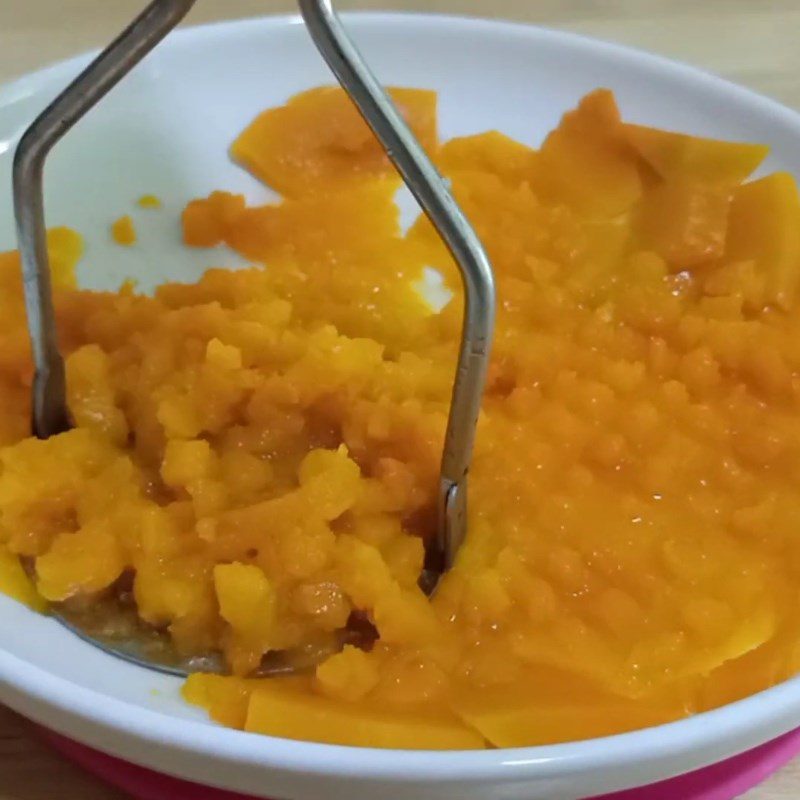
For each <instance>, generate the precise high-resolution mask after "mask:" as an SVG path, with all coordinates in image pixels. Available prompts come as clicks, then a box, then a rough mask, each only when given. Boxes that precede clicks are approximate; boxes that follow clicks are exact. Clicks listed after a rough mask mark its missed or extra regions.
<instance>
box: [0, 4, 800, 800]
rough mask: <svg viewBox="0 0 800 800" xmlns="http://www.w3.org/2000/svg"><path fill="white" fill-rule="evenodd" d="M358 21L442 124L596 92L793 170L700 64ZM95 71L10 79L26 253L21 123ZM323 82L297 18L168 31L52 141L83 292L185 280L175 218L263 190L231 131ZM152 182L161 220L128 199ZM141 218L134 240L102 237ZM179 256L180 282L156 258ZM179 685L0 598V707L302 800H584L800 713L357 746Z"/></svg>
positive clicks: (492, 118)
mask: <svg viewBox="0 0 800 800" xmlns="http://www.w3.org/2000/svg"><path fill="white" fill-rule="evenodd" d="M348 24H349V27H350V28H351V30H352V32H353V34H354V36H355V38H356V39H357V40H358V42H359V44H360V45H361V47H362V48H363V50H364V52H365V54H366V56H367V57H368V59H369V61H370V62H371V63H372V64H373V65H374V67H375V69H376V71H377V73H378V75H379V76H380V77H381V78H382V79H384V80H385V81H386V82H389V83H395V84H405V85H412V86H429V87H433V88H435V89H438V90H439V91H440V92H441V123H442V131H443V134H444V136H446V137H449V136H453V135H458V134H466V133H470V132H475V131H482V130H485V129H487V128H493V127H494V128H499V129H501V130H503V131H504V132H506V133H508V134H510V135H512V136H515V137H518V138H520V139H523V140H525V141H529V142H538V141H539V140H540V139H541V138H542V137H543V135H544V134H545V133H546V132H547V131H548V130H549V129H550V128H552V127H553V125H554V124H555V123H556V122H557V120H558V118H559V116H560V115H561V113H562V112H563V111H565V110H566V109H567V108H569V107H571V106H573V105H574V104H575V102H576V101H577V100H578V98H579V97H580V96H581V95H582V94H583V93H584V92H586V91H588V90H590V89H592V88H595V87H597V86H601V85H602V86H609V87H611V88H613V89H614V90H615V91H616V93H617V96H618V98H619V101H620V104H621V106H622V109H623V112H624V114H625V116H626V117H627V118H629V119H631V120H636V121H639V122H643V123H650V124H657V125H662V126H666V127H671V128H678V129H681V130H686V131H693V132H696V133H699V134H706V135H718V136H722V137H729V138H734V139H744V140H753V141H758V142H768V143H770V144H771V145H772V147H773V156H772V157H771V159H770V162H769V163H768V165H767V167H768V168H769V169H775V168H783V169H789V170H791V171H793V172H795V173H796V174H800V116H798V115H797V114H795V113H794V112H792V111H789V110H787V109H785V108H783V107H781V106H779V105H777V104H775V103H773V102H771V101H769V100H765V99H763V98H761V97H758V96H756V95H754V94H752V93H750V92H748V91H746V90H744V89H741V88H738V87H736V86H733V85H731V84H729V83H726V82H724V81H722V80H719V79H717V78H714V77H711V76H709V75H705V74H703V73H701V72H698V71H696V70H693V69H690V68H687V67H684V66H680V65H677V64H674V63H672V62H669V61H665V60H663V59H660V58H656V57H653V56H650V55H646V54H643V53H639V52H634V51H632V50H627V49H624V48H620V47H615V46H611V45H607V44H602V43H600V42H595V41H591V40H588V39H582V38H579V37H576V36H571V35H567V34H562V33H555V32H551V31H544V30H539V29H536V28H530V27H522V26H516V25H508V24H498V23H491V22H484V21H479V20H467V19H455V18H448V17H435V16H416V15H408V16H403V15H353V16H350V17H349V18H348ZM86 62H87V57H81V58H77V59H74V60H71V61H68V62H65V63H63V64H59V65H56V66H54V67H51V68H50V69H47V70H44V71H42V72H39V73H37V74H35V75H31V76H29V77H25V78H23V79H22V80H19V81H17V82H16V83H13V84H11V85H10V86H7V87H5V88H4V89H2V90H0V250H2V249H9V248H11V247H13V246H14V240H13V233H12V222H11V201H10V189H9V181H10V168H11V156H12V151H13V148H14V144H15V142H16V140H17V138H18V137H19V135H20V134H21V132H22V130H23V128H24V126H25V125H26V124H27V122H29V121H30V119H31V118H32V116H33V115H34V114H35V113H36V112H37V111H38V110H39V109H41V108H42V107H43V105H44V104H45V102H46V101H47V100H48V99H49V98H51V97H52V96H53V95H54V94H55V93H56V92H57V90H58V89H59V88H60V87H62V86H63V85H64V84H65V83H66V82H67V80H68V79H69V78H70V77H72V76H73V75H75V73H76V72H77V71H78V69H79V68H80V67H82V66H83V65H84V64H85V63H86ZM331 80H332V79H331V76H330V75H329V73H328V72H327V70H326V68H325V66H324V65H323V63H322V62H321V60H320V58H319V57H318V56H317V54H316V52H315V51H314V49H313V47H312V45H311V44H310V42H309V40H308V39H307V36H306V33H305V31H304V29H303V26H302V24H301V23H300V21H299V20H298V19H296V18H265V19H259V20H252V21H245V22H235V23H230V24H224V25H216V26H212V27H205V28H197V29H194V30H187V31H183V32H181V33H178V34H176V35H174V36H173V37H172V38H171V39H170V40H168V42H167V43H165V44H164V45H162V47H161V48H160V49H159V50H157V51H156V53H155V54H153V55H152V56H150V57H149V58H148V59H147V60H146V61H145V62H144V63H143V64H142V65H141V66H140V67H139V68H138V69H137V70H136V72H135V74H133V75H132V76H131V77H130V78H129V79H128V80H127V82H125V83H124V84H123V85H122V86H120V87H119V88H118V89H116V90H115V91H114V92H113V94H112V95H111V96H110V97H109V98H108V99H107V101H105V102H104V103H103V104H101V106H100V107H99V108H98V109H97V110H96V111H94V112H93V113H92V115H91V117H90V118H89V119H87V120H86V121H85V123H83V124H81V125H80V126H79V128H78V129H76V130H75V131H74V132H73V133H71V134H70V135H69V136H68V137H67V139H66V140H65V141H64V142H63V144H61V145H59V147H58V148H57V150H56V152H55V153H54V155H53V158H52V161H51V163H50V166H49V168H48V170H47V212H48V222H49V223H50V224H51V225H53V224H68V225H72V226H74V227H76V228H78V229H79V230H81V231H82V232H84V233H85V234H86V235H87V238H88V243H89V250H88V254H87V258H86V260H85V262H84V266H83V267H82V272H81V279H82V281H83V282H84V284H86V285H90V286H94V287H98V288H111V287H116V286H117V285H119V283H120V281H121V279H122V278H124V277H126V276H129V275H133V276H136V277H138V278H139V279H140V280H141V282H142V285H144V286H148V285H151V284H152V283H154V282H156V281H158V280H162V279H164V278H166V277H170V278H181V279H188V278H193V277H196V276H197V275H199V273H200V271H201V270H202V268H203V267H205V266H209V265H210V264H211V262H212V261H213V260H216V261H217V262H218V263H219V264H227V263H230V262H231V258H229V257H228V256H227V255H226V254H224V253H217V254H215V255H214V257H213V259H212V258H211V257H210V256H209V253H208V252H206V251H195V252H190V251H187V250H185V249H183V248H182V247H181V246H180V243H179V237H178V228H177V224H176V221H175V220H176V214H177V212H178V211H179V210H180V208H181V207H182V205H183V203H185V202H186V200H188V199H189V198H191V197H196V196H199V195H204V194H206V193H207V192H208V191H210V190H211V189H214V188H229V189H234V190H239V191H244V192H246V193H247V194H248V195H250V196H251V197H252V198H254V199H257V198H263V197H265V196H266V195H267V192H266V191H265V190H264V189H263V188H262V187H260V186H259V185H258V184H256V183H255V182H254V181H253V180H252V179H250V178H249V177H248V176H247V175H246V174H245V173H244V172H242V171H241V170H239V169H237V168H236V167H234V166H233V165H232V164H230V163H229V161H228V160H227V157H226V149H227V146H228V144H229V143H230V142H231V140H232V139H233V138H234V135H235V134H236V133H237V132H238V131H239V130H240V129H241V128H242V127H243V126H244V125H245V124H246V123H247V122H248V121H249V120H250V118H251V117H252V116H253V115H254V114H255V113H256V112H257V111H258V110H260V109H262V108H265V107H267V106H270V105H274V104H278V103H281V102H283V101H285V100H286V98H287V97H288V96H289V95H291V94H293V93H294V92H297V91H299V90H301V89H305V88H308V87H311V86H314V85H317V84H321V83H328V82H331ZM145 192H153V193H155V194H158V195H159V196H161V197H162V198H163V199H164V200H165V201H166V207H165V209H164V211H162V212H160V213H153V212H147V211H144V210H136V209H135V207H134V202H133V201H134V200H135V199H136V198H137V197H138V196H139V195H140V194H143V193H145ZM128 212H130V213H132V214H133V215H134V217H135V218H136V221H137V224H138V227H139V231H140V244H139V246H138V247H136V248H131V249H129V250H126V249H123V248H119V247H115V246H113V245H111V244H110V241H109V236H108V225H109V223H110V222H111V221H112V220H113V219H114V218H115V217H116V216H119V215H121V214H123V213H128ZM165 269H167V270H168V273H165V272H164V270H165ZM178 690H179V681H177V680H174V679H170V678H166V677H163V676H159V675H157V674H155V673H152V672H149V671H146V670H142V669H138V668H136V667H133V666H131V665H129V664H125V663H123V662H121V661H118V660H115V659H114V658H112V657H109V656H106V655H103V654H102V653H101V652H99V651H97V650H95V649H93V648H92V647H90V646H88V645H86V644H84V643H83V642H81V641H79V640H78V639H76V638H74V637H73V636H72V635H70V634H69V633H68V632H66V631H65V630H64V629H62V628H61V627H59V626H58V624H56V623H55V622H53V621H51V620H48V619H47V618H45V617H40V616H37V615H35V614H33V613H31V612H29V611H27V610H26V609H24V608H22V607H21V606H19V605H17V604H15V603H14V602H12V601H11V600H9V599H7V598H3V597H0V701H2V702H4V703H7V704H8V705H9V706H11V707H12V708H14V709H16V710H17V711H19V712H21V713H22V714H24V715H26V716H28V717H30V718H32V719H34V720H36V721H37V722H39V723H42V724H44V725H46V726H48V727H50V728H52V729H53V730H55V731H58V732H60V733H63V734H66V735H68V736H70V737H72V738H74V739H77V740H79V741H81V742H83V743H85V744H88V745H91V746H92V747H95V748H98V749H100V750H103V751H105V752H108V753H111V754H113V755H117V756H121V757H123V758H126V759H128V760H130V761H134V762H136V763H138V764H141V765H144V766H148V767H151V768H154V769H157V770H160V771H162V772H166V773H169V774H172V775H176V776H180V777H184V778H189V779H192V780H195V781H199V782H201V783H207V784H209V785H213V786H218V787H222V788H226V789H232V790H238V791H240V792H244V793H248V794H252V795H255V796H257V797H273V798H287V799H288V800H351V798H353V797H365V798H366V797H368V798H382V800H431V799H432V798H439V799H440V800H454V798H459V800H501V799H502V800H512V799H514V800H520V799H521V798H525V800H545V799H546V800H574V799H575V798H579V797H585V796H588V795H594V794H599V793H602V792H606V791H611V790H615V789H622V788H627V787H630V786H636V785H643V784H646V783H650V782H653V781H656V780H659V779H662V778H666V777H669V776H672V775H675V774H678V773H682V772H686V771H689V770H691V769H694V768H696V767H700V766H703V765H706V764H709V763H711V762H714V761H717V760H720V759H721V758H723V757H726V756H730V755H733V754H735V753H738V752H741V751H743V750H746V749H749V748H751V747H753V746H754V745H757V744H760V743H762V742H764V741H767V740H769V739H771V738H773V737H776V736H778V735H779V734H782V733H784V732H786V731H788V730H790V729H791V728H793V727H795V726H797V725H800V680H797V679H795V680H792V681H789V682H788V683H785V684H783V685H782V686H779V687H777V688H774V689H772V690H770V691H767V692H763V693H762V694H759V695H757V696H755V697H752V698H750V699H748V700H745V701H743V702H740V703H736V704H734V705H731V706H728V707H726V708H723V709H720V710H718V711H714V712H711V713H708V714H703V715H701V716H697V717H694V718H692V719H687V720H684V721H681V722H677V723H673V724H670V725H665V726H662V727H659V728H654V729H651V730H646V731H640V732H637V733H630V734H625V735H622V736H616V737H612V738H607V739H602V740H596V741H589V742H580V743H575V744H564V745H557V746H551V747H532V748H523V749H518V750H493V751H492V750H488V751H485V752H478V753H475V752H470V753H457V752H453V753H424V752H401V751H381V750H355V749H349V748H340V747H330V746H324V745H315V744H306V743H301V742H291V741H284V740H278V739H271V738H267V737H261V736H254V735H249V734H243V733H239V732H237V731H233V730H226V729H224V728H220V727H217V726H215V725H213V724H211V723H209V722H208V721H207V720H206V719H205V718H204V715H203V714H201V713H200V712H199V711H197V710H196V709H192V708H190V707H189V706H187V705H185V704H184V703H183V702H182V701H181V699H180V697H179V694H178Z"/></svg>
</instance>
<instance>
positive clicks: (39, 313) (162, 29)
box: [13, 0, 495, 675]
mask: <svg viewBox="0 0 800 800" xmlns="http://www.w3.org/2000/svg"><path fill="white" fill-rule="evenodd" d="M194 2H195V0H153V2H151V3H150V4H149V5H148V6H147V8H145V10H144V11H143V12H142V14H141V15H140V16H139V17H137V19H136V20H134V22H133V23H132V24H131V25H130V26H129V27H128V28H126V29H125V30H124V31H123V32H122V33H121V34H120V35H119V36H118V37H117V38H116V39H115V40H114V41H113V42H112V43H111V44H110V45H109V46H108V47H107V48H106V49H105V50H103V52H102V53H100V55H99V56H98V57H97V58H96V59H95V60H94V61H93V62H92V63H91V64H90V65H89V66H88V67H87V68H86V69H85V70H84V71H83V72H82V73H81V74H80V75H79V76H78V77H77V78H76V79H75V80H74V81H73V82H72V83H71V84H70V85H69V86H68V87H67V88H66V89H65V90H64V91H63V92H62V93H61V94H60V95H59V96H58V97H57V98H56V99H55V100H54V101H53V102H52V103H51V104H50V105H49V106H48V107H47V108H46V109H45V110H44V111H43V112H42V113H41V114H40V115H39V117H37V119H36V120H35V121H34V122H33V123H32V124H31V126H30V127H29V128H28V129H27V131H26V132H25V134H24V135H23V136H22V138H21V140H20V142H19V145H18V146H17V149H16V152H15V157H14V170H13V192H14V211H15V216H16V223H17V239H18V244H19V251H20V255H21V260H22V272H23V285H24V293H25V304H26V309H27V316H28V330H29V333H30V339H31V345H32V351H33V361H34V368H35V377H34V382H33V388H32V404H31V405H32V428H33V433H34V434H35V435H36V436H38V437H39V438H48V437H50V436H53V435H56V434H59V433H63V432H64V431H66V430H68V429H69V427H70V416H69V409H68V408H67V400H66V382H65V373H64V360H63V358H62V356H61V353H60V351H59V347H58V337H57V331H56V325H55V315H54V309H53V299H52V291H51V285H50V270H49V264H48V255H47V247H46V239H45V232H46V229H45V222H44V202H43V172H44V164H45V160H46V158H47V155H48V154H49V152H50V150H51V149H52V147H53V146H54V145H55V144H56V143H57V142H58V141H59V139H61V137H62V136H63V135H64V134H65V133H66V132H67V131H68V130H69V129H70V128H71V127H72V126H73V125H74V124H75V123H76V122H77V121H78V120H80V119H81V118H82V117H83V116H84V115H85V114H86V113H87V112H88V111H89V110H90V109H91V108H93V107H94V106H95V105H96V104H97V103H98V102H99V101H100V100H101V99H102V98H103V97H104V96H105V95H106V94H107V93H108V91H110V90H111V89H112V88H113V87H114V86H115V85H116V84H117V83H118V82H119V81H120V80H121V79H122V78H124V77H125V75H127V74H128V73H129V72H130V71H131V70H132V69H133V67H134V66H136V64H138V62H139V61H141V59H142V58H144V56H145V55H147V53H149V52H150V51H151V50H152V49H153V48H154V47H155V46H156V45H157V44H158V43H159V42H160V41H161V40H162V39H163V38H164V37H165V36H166V35H167V33H169V31H171V30H172V29H173V28H174V27H175V26H176V25H177V24H178V23H179V22H180V21H181V20H182V19H183V17H184V16H185V15H186V14H187V13H188V11H189V10H190V9H191V7H192V6H193V5H194ZM298 2H299V6H300V12H301V14H302V16H303V19H304V20H305V23H306V27H307V29H308V31H309V33H310V35H311V37H312V39H313V40H314V43H315V44H316V46H317V48H318V49H319V51H320V53H321V54H322V56H323V58H324V59H325V61H326V62H327V63H328V66H329V67H330V69H331V70H332V72H333V73H334V74H335V76H336V78H337V79H338V81H339V83H340V84H341V86H342V88H343V89H344V90H345V91H346V92H347V94H348V95H349V97H350V99H351V100H352V101H353V103H354V104H355V105H356V107H357V108H358V110H359V112H360V113H361V115H362V116H363V117H364V119H365V120H366V122H367V124H368V125H369V127H370V128H371V130H372V132H373V133H374V135H375V137H376V138H377V139H378V140H379V141H380V143H381V145H382V146H383V148H384V149H385V151H386V153H387V154H388V156H389V158H390V159H391V160H392V162H393V163H394V165H395V167H396V168H397V170H398V171H399V173H400V175H401V176H402V178H403V180H404V181H405V183H406V185H407V186H408V188H409V189H410V190H411V192H412V194H413V195H414V197H415V198H416V199H417V201H418V202H419V204H420V205H421V206H422V209H423V210H424V212H425V214H427V216H428V217H429V218H430V220H431V222H432V223H433V225H434V227H435V228H436V230H437V232H438V234H439V236H440V237H441V239H442V241H443V242H444V243H445V244H446V245H447V247H448V249H449V250H450V252H451V253H452V255H453V257H454V258H455V261H456V263H457V264H458V267H459V269H460V273H461V279H462V283H463V287H464V299H465V302H464V319H463V324H462V332H461V346H460V351H459V356H458V366H457V371H456V377H455V382H454V385H453V394H452V401H451V406H450V414H449V418H448V423H447V431H446V434H445V444H444V452H443V455H442V462H441V470H440V478H439V487H438V498H437V502H438V521H437V530H436V534H435V536H434V537H433V538H432V539H431V540H430V541H428V542H426V558H425V567H424V570H423V573H422V575H421V576H420V581H419V582H420V586H421V588H422V589H423V590H424V591H425V592H426V593H427V594H428V595H432V594H433V592H434V591H435V589H436V587H437V585H438V583H439V581H440V580H441V578H442V576H443V575H444V573H445V572H446V571H447V570H449V569H450V568H451V567H452V566H453V563H454V561H455V558H456V554H457V553H458V550H459V547H460V546H461V544H462V542H463V540H464V537H465V535H466V503H467V474H468V472H469V466H470V461H471V458H472V451H473V444H474V439H475V428H476V424H477V420H478V414H479V412H480V406H481V399H482V396H483V390H484V386H485V382H486V371H487V366H488V361H489V351H490V347H491V341H492V334H493V328H494V315H495V290H494V278H493V275H492V269H491V265H490V264H489V260H488V258H487V256H486V253H485V251H484V249H483V247H482V245H481V243H480V241H479V239H478V237H477V236H476V234H475V232H474V230H473V229H472V227H471V225H470V224H469V222H468V220H467V219H466V217H465V216H464V214H463V213H462V211H461V209H460V208H459V207H458V205H457V203H456V202H455V200H454V199H453V197H452V195H451V194H450V191H449V190H448V188H447V186H446V184H445V182H444V180H443V179H442V178H441V176H440V175H439V173H438V171H437V170H436V168H435V167H434V166H433V164H432V163H431V161H430V159H429V158H428V156H427V155H426V154H425V151H424V150H423V149H422V147H421V145H420V144H419V142H418V141H417V139H416V138H415V136H414V134H413V133H412V132H411V130H410V129H409V127H408V126H407V125H406V123H405V121H404V120H403V118H402V117H401V116H400V114H399V113H398V111H397V109H396V108H395V107H394V104H393V103H392V101H391V100H390V99H389V97H388V96H387V94H386V92H385V91H384V90H383V89H382V87H381V85H380V84H379V82H378V81H377V79H376V78H375V76H374V75H373V74H372V72H371V70H370V69H369V67H368V66H367V64H366V63H365V61H364V58H363V57H362V55H361V54H360V53H359V51H358V49H357V47H356V46H355V44H354V43H353V42H352V40H351V39H350V38H349V36H348V34H347V32H346V30H345V28H344V27H343V26H342V23H341V21H340V20H339V18H338V17H337V15H336V12H335V10H334V8H333V3H332V1H331V0H298ZM53 613H54V615H55V616H56V617H57V618H58V619H59V620H60V621H61V622H62V623H63V624H65V625H66V626H67V627H69V628H70V629H71V630H73V631H74V632H75V633H76V634H78V635H79V636H81V637H82V638H84V639H86V640H87V641H89V642H91V643H92V644H95V645H97V646H98V647H100V648H101V649H103V650H105V651H106V652H109V653H111V654H113V655H115V656H118V657H120V658H124V659H126V660H128V661H132V662H134V663H136V664H139V665H141V666H145V667H150V668H153V669H156V670H159V671H162V672H167V673H170V674H176V675H186V674H187V673H188V672H193V671H220V670H221V665H220V663H219V660H218V659H214V658H211V657H210V658H208V659H199V660H193V661H191V662H182V661H180V659H178V658H177V657H176V655H175V654H174V652H170V649H169V647H167V646H166V644H165V641H164V639H163V637H161V638H159V634H157V633H156V632H150V634H149V635H146V636H142V635H135V634H131V635H126V636H124V637H122V638H120V637H119V636H118V635H110V634H108V632H107V631H106V630H105V628H104V625H103V616H104V610H103V608H102V607H101V606H99V607H96V608H94V609H90V610H89V613H87V612H85V611H82V612H75V611H72V610H68V609H67V608H61V607H59V608H56V609H54V610H53ZM131 630H133V628H131ZM375 635H376V632H375V629H374V627H373V626H372V625H371V624H370V623H369V621H368V620H367V619H366V618H365V616H364V615H361V614H354V615H353V616H352V617H351V620H350V622H349V623H348V626H347V628H346V629H343V630H342V631H339V632H337V633H336V634H335V635H334V636H332V637H331V638H330V639H328V640H325V641H321V642H314V643H309V644H308V646H307V647H304V648H299V649H297V650H292V651H286V652H274V653H268V654H267V655H266V656H265V657H264V661H263V662H262V666H261V668H260V669H259V670H258V672H257V674H259V675H276V674H286V673H291V672H296V671H301V670H303V669H308V668H310V667H311V666H313V665H314V664H315V663H318V662H319V661H320V660H322V659H323V658H325V657H326V656H327V655H329V654H330V653H331V652H335V651H336V650H338V649H341V647H343V646H344V645H345V644H347V643H354V644H360V645H363V646H369V645H370V644H371V643H372V642H373V641H374V639H375Z"/></svg>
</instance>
